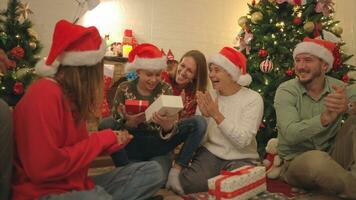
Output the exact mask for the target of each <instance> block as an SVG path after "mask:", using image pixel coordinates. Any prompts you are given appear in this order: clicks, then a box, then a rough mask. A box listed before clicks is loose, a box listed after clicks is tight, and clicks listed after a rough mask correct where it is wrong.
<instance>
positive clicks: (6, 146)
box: [0, 99, 13, 200]
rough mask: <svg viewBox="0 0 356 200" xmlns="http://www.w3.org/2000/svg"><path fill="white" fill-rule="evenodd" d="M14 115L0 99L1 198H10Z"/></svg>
mask: <svg viewBox="0 0 356 200" xmlns="http://www.w3.org/2000/svg"><path fill="white" fill-rule="evenodd" d="M12 155H13V138H12V115H11V112H10V109H9V106H7V104H6V103H5V102H4V101H3V100H2V99H0V158H1V160H0V199H4V200H6V199H9V194H10V186H11V172H12Z"/></svg>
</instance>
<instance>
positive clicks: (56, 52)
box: [35, 20, 106, 76]
mask: <svg viewBox="0 0 356 200" xmlns="http://www.w3.org/2000/svg"><path fill="white" fill-rule="evenodd" d="M105 51H106V47H105V42H104V40H103V39H102V38H101V37H100V35H99V31H98V30H97V29H96V28H95V27H93V26H92V27H83V26H80V25H76V24H72V23H70V22H68V21H65V20H60V21H59V22H57V24H56V27H55V29H54V33H53V38H52V46H51V50H50V52H49V55H48V57H47V59H46V58H45V59H44V60H42V61H40V62H38V63H37V64H36V67H35V70H36V73H37V74H39V75H41V76H53V75H54V74H56V72H57V69H58V66H59V64H62V65H67V66H92V65H95V64H97V63H99V62H100V61H101V60H102V58H103V57H104V54H105ZM55 60H57V61H58V63H59V64H58V63H54V61H55Z"/></svg>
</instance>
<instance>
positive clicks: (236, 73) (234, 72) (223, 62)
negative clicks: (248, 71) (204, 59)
mask: <svg viewBox="0 0 356 200" xmlns="http://www.w3.org/2000/svg"><path fill="white" fill-rule="evenodd" d="M212 63H214V64H215V65H219V66H220V67H222V68H223V69H225V70H226V71H227V72H228V73H229V74H230V75H231V77H232V79H233V80H234V81H236V82H237V80H238V79H239V77H240V74H241V71H240V70H238V68H237V67H236V66H235V64H234V63H232V62H231V61H230V60H229V59H227V58H226V57H225V56H223V55H221V54H215V55H214V56H212V57H211V59H210V62H209V64H212Z"/></svg>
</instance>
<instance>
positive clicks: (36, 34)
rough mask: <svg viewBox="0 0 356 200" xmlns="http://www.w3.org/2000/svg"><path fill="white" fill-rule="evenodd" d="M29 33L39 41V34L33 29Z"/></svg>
mask: <svg viewBox="0 0 356 200" xmlns="http://www.w3.org/2000/svg"><path fill="white" fill-rule="evenodd" d="M27 31H28V34H29V35H30V36H31V37H33V38H34V39H35V40H38V33H37V32H36V31H35V30H34V29H33V28H29V29H27Z"/></svg>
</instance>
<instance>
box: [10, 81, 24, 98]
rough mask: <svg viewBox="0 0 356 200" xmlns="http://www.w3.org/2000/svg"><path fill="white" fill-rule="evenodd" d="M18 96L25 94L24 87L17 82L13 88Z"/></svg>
mask: <svg viewBox="0 0 356 200" xmlns="http://www.w3.org/2000/svg"><path fill="white" fill-rule="evenodd" d="M12 90H13V91H14V93H15V94H16V95H20V94H22V93H23V92H24V85H23V83H21V82H16V83H15V84H14V87H13V88H12Z"/></svg>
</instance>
